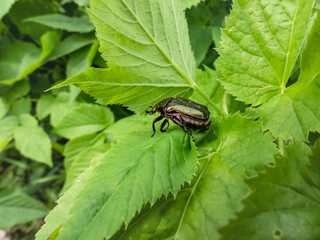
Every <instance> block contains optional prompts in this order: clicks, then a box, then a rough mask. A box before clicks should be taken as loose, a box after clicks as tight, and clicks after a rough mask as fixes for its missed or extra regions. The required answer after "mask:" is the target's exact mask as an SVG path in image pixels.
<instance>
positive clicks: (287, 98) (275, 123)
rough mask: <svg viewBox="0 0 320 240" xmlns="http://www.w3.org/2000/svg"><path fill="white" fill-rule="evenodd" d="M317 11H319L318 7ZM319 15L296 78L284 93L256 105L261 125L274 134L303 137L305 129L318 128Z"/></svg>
mask: <svg viewBox="0 0 320 240" xmlns="http://www.w3.org/2000/svg"><path fill="white" fill-rule="evenodd" d="M318 12H319V11H318ZM319 36H320V16H319V15H318V17H317V19H316V21H315V23H314V25H313V28H312V29H311V33H310V35H309V38H308V40H307V45H306V46H305V48H304V49H303V51H302V54H301V72H300V76H299V79H298V81H297V82H296V83H295V84H293V85H291V86H290V87H288V88H287V89H286V91H285V92H284V94H281V95H278V96H276V97H274V98H272V99H271V100H270V101H268V102H267V103H265V104H263V105H262V106H261V107H259V108H258V109H257V111H258V113H260V114H261V116H262V120H263V123H264V127H265V128H266V129H270V130H271V131H272V133H273V134H274V135H276V136H281V137H282V138H285V139H287V138H289V137H290V136H295V137H297V138H300V139H307V136H308V132H309V131H320V108H319V106H320V98H319V96H320V84H317V81H318V82H320V74H319V73H320V68H319V67H320V65H319V63H320V37H319Z"/></svg>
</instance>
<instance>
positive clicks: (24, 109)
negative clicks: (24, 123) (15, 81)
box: [11, 97, 31, 116]
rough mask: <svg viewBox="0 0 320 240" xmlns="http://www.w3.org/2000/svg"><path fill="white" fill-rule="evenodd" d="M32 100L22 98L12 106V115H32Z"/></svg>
mask: <svg viewBox="0 0 320 240" xmlns="http://www.w3.org/2000/svg"><path fill="white" fill-rule="evenodd" d="M30 111H31V99H30V97H26V98H21V99H19V100H17V101H15V102H14V103H13V104H12V108H11V114H12V115H16V116H19V115H21V114H24V113H30Z"/></svg>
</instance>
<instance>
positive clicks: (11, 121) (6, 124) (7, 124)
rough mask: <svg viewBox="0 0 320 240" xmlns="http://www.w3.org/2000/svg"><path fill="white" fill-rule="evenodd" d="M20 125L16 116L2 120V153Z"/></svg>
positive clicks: (0, 138)
mask: <svg viewBox="0 0 320 240" xmlns="http://www.w3.org/2000/svg"><path fill="white" fill-rule="evenodd" d="M18 124H19V121H18V118H17V117H16V116H8V117H5V118H3V119H1V120H0V152H2V150H3V149H4V148H5V146H6V145H7V144H8V143H9V142H10V141H11V139H12V138H13V133H14V131H15V129H16V128H17V127H18Z"/></svg>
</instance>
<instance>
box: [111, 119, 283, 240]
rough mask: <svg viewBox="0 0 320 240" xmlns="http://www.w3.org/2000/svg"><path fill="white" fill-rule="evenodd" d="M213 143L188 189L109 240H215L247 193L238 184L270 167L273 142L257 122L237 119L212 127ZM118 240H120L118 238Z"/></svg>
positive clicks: (273, 147)
mask: <svg viewBox="0 0 320 240" xmlns="http://www.w3.org/2000/svg"><path fill="white" fill-rule="evenodd" d="M215 126H216V136H217V137H216V138H214V137H212V140H211V141H210V142H209V143H207V144H206V145H204V146H203V147H205V148H207V150H208V155H207V156H204V157H201V158H200V159H199V160H200V164H201V168H200V169H199V171H198V172H197V175H196V177H195V179H194V180H193V184H192V185H191V186H190V187H186V188H184V189H182V190H181V191H180V193H179V194H178V196H177V198H176V200H174V199H173V198H172V197H170V198H168V200H163V201H161V202H159V203H157V204H156V205H155V206H154V207H152V208H150V209H149V210H148V211H146V212H144V213H143V214H142V215H140V216H137V218H136V219H135V221H133V222H132V223H131V224H130V225H129V227H128V229H127V230H126V231H124V232H121V233H119V235H117V237H116V238H115V239H185V240H187V239H217V238H218V233H217V229H218V228H220V227H222V226H224V225H226V224H227V222H228V219H230V218H233V217H234V216H235V215H234V213H235V212H237V211H239V210H240V209H241V208H242V205H241V203H240V201H241V200H242V199H243V198H244V197H245V196H246V195H247V194H248V193H249V189H248V187H247V185H246V184H245V182H244V181H243V179H244V178H247V177H250V176H254V175H256V172H257V171H261V170H263V169H264V168H265V165H266V164H267V163H270V162H273V154H275V153H276V152H277V149H276V147H275V145H274V144H273V143H272V141H273V138H272V137H271V136H270V134H268V133H263V132H262V129H261V125H260V123H259V122H257V121H254V120H253V119H248V118H245V117H242V116H241V115H240V114H239V113H238V114H235V115H232V116H229V117H228V118H226V119H221V120H218V121H217V122H216V123H215ZM120 236H121V237H120Z"/></svg>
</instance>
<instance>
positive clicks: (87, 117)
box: [0, 0, 320, 239]
mask: <svg viewBox="0 0 320 240" xmlns="http://www.w3.org/2000/svg"><path fill="white" fill-rule="evenodd" d="M181 1H182V0H181ZM76 2H78V3H79V2H81V1H76ZM182 2H183V4H185V6H183V5H182V4H181V2H180V1H170V0H155V1H151V0H143V1H126V0H121V1H119V0H108V1H107V0H91V1H90V7H89V8H87V12H88V14H89V17H90V19H91V21H92V23H93V25H94V26H95V29H96V36H97V38H98V40H99V43H98V42H97V41H94V38H91V37H87V35H83V34H82V35H75V34H73V35H71V36H69V37H67V38H65V39H64V40H63V41H62V42H60V43H59V39H60V37H61V36H60V35H59V32H58V31H57V30H55V31H52V30H50V31H49V32H46V33H44V35H42V37H41V38H39V39H40V41H39V43H41V45H42V52H40V51H38V53H37V54H38V55H37V56H38V57H37V58H36V57H35V56H36V55H35V53H34V54H33V55H30V54H31V53H30V52H32V51H31V50H30V51H28V53H26V54H27V56H28V57H29V58H31V59H34V62H33V63H32V64H31V65H29V66H25V65H22V66H20V68H19V69H20V70H21V69H24V71H23V72H19V73H16V74H15V75H12V76H11V75H10V76H9V77H7V75H6V79H4V80H3V83H5V84H11V85H10V86H8V88H10V87H11V88H12V87H14V88H18V87H19V86H24V87H20V88H18V89H21V90H19V91H20V92H23V93H24V94H20V95H19V96H21V95H22V96H25V95H26V93H25V92H26V90H24V89H25V88H27V87H26V86H27V81H21V80H22V79H24V77H25V76H27V75H28V74H30V73H31V72H32V71H34V70H35V69H37V68H38V67H39V66H41V65H42V64H44V63H45V62H47V61H53V60H56V59H57V58H59V57H61V56H66V55H68V54H70V47H66V46H76V45H77V46H79V48H81V47H83V46H84V45H86V44H91V46H90V47H84V48H81V49H80V50H78V51H77V52H75V53H73V54H72V55H71V56H70V57H69V58H68V61H67V66H66V69H67V71H66V72H67V74H66V75H67V76H66V77H67V78H68V79H67V80H66V81H64V82H59V81H56V80H61V79H63V78H64V77H63V76H61V75H60V77H58V79H57V78H54V76H56V75H58V76H59V74H58V73H59V70H55V71H54V73H55V74H54V75H52V76H50V81H49V82H52V81H53V82H58V84H55V85H54V86H53V87H51V91H49V93H46V94H41V97H39V100H37V101H38V103H37V107H36V112H37V117H38V119H39V120H40V121H41V120H42V119H46V117H47V116H49V115H50V120H49V122H47V123H46V125H43V126H45V127H46V128H52V130H51V131H50V135H51V136H50V137H51V142H53V143H54V144H53V145H52V146H53V149H54V152H56V151H57V152H60V153H62V154H63V155H64V157H65V158H64V166H65V169H66V181H65V183H64V187H63V190H62V193H63V195H62V196H61V197H60V199H59V200H58V205H57V206H56V207H55V208H54V209H53V210H52V211H51V212H50V213H49V214H48V216H47V217H46V218H45V224H44V225H43V226H42V227H41V229H40V231H39V232H38V233H37V235H36V239H48V238H50V239H103V238H111V239H219V238H221V239H248V238H249V239H279V238H284V239H317V238H318V236H319V235H320V228H319V226H318V222H319V220H320V214H319V212H320V211H319V208H320V202H319V199H320V198H319V196H320V189H319V188H320V178H319V174H320V168H319V158H320V140H319V134H318V133H317V131H318V132H319V131H320V98H319V96H320V74H319V62H320V57H319V56H320V53H319V49H320V46H319V45H320V41H319V40H320V39H319V36H320V17H319V16H318V14H319V8H318V3H317V2H315V1H310V0H296V1H287V2H283V1H280V2H278V1H267V2H264V1H261V0H254V1H244V0H234V1H233V7H232V8H233V10H232V11H231V14H230V16H229V17H228V18H227V20H226V24H225V29H223V30H222V31H221V36H220V31H219V27H221V26H224V21H223V19H224V16H225V15H228V9H229V5H228V4H229V2H224V1H206V2H202V3H200V4H199V5H198V6H197V7H193V8H191V9H189V10H186V12H184V10H185V8H186V7H190V6H191V5H194V4H198V3H199V2H200V1H182ZM51 10H52V9H51ZM43 11H44V10H43ZM80 15H81V16H82V17H81V18H80V19H78V20H79V23H80V22H83V21H87V20H88V18H86V17H85V13H84V12H83V11H81V8H80V10H79V9H78V10H77V11H76V14H75V16H78V17H79V16H80ZM59 16H60V15H59V14H57V10H55V11H54V10H52V11H51V12H50V11H48V12H46V15H45V16H42V17H34V16H30V18H29V19H28V20H26V21H24V24H30V23H31V22H32V23H33V24H38V23H39V22H40V20H41V22H42V23H43V24H44V25H47V27H52V26H56V27H57V28H60V29H61V28H62V29H64V30H67V31H70V29H74V28H72V27H70V25H68V27H66V26H64V24H61V23H60V24H59V23H57V21H56V19H57V18H58V19H59V18H60V17H59ZM185 16H186V17H185ZM186 18H187V21H186ZM39 19H40V20H39ZM61 19H62V20H63V21H64V22H66V23H67V24H71V25H72V24H74V21H73V20H74V19H69V20H68V21H67V20H66V19H65V16H64V17H62V18H61ZM86 19H87V20H86ZM85 26H86V27H87V28H76V29H81V30H84V29H89V30H88V31H91V30H92V29H93V28H90V25H89V24H88V23H87V22H86V23H85ZM90 29H91V30H90ZM28 34H29V35H30V36H31V35H33V34H35V35H36V34H38V33H32V32H29V33H28ZM80 36H81V38H82V39H83V41H80V43H78V39H81V38H80ZM89 36H90V35H89ZM220 37H221V43H220ZM70 39H71V40H70ZM72 39H74V40H72ZM35 41H36V40H35ZM70 41H71V42H72V44H70ZM14 44H16V46H15V47H19V46H18V43H14ZM19 44H20V43H19ZM69 44H70V45H69ZM98 44H100V48H99V49H100V52H101V56H102V58H103V59H104V60H105V61H106V63H107V64H105V63H104V62H103V61H102V59H101V58H100V56H99V55H97V56H95V55H96V52H97V48H98ZM61 45H62V46H61ZM210 46H215V47H216V48H217V51H218V52H219V55H220V57H218V54H217V52H215V51H214V50H213V49H212V48H211V47H210ZM21 48H22V47H21ZM13 49H15V48H13ZM30 49H31V48H30ZM6 50H7V49H6ZM4 51H5V50H4ZM29 55H30V56H29ZM48 59H49V60H48ZM54 62H55V63H56V64H55V67H56V68H58V69H59V67H60V68H61V67H62V66H63V63H62V64H59V63H58V62H57V61H54ZM92 62H94V63H95V67H91V68H88V67H89V66H90V65H91V64H92ZM79 63H81V64H79ZM23 66H24V67H23ZM44 66H45V65H44ZM98 67H100V68H98ZM197 67H198V68H197ZM87 68H88V69H87ZM68 69H69V70H68ZM72 69H73V70H72ZM86 69H87V70H86ZM36 73H37V71H36V72H35V73H33V74H32V76H36ZM1 79H3V77H2V78H1ZM218 79H219V80H218ZM14 82H16V83H15V84H13V83H14ZM23 84H24V85H23ZM65 86H70V87H69V89H68V88H65ZM74 86H76V87H77V88H75V87H74ZM62 87H64V88H62ZM48 88H49V87H48ZM78 88H79V89H81V90H82V91H83V92H85V93H86V94H88V95H90V96H91V97H93V98H94V99H95V100H96V101H97V103H99V104H102V105H108V104H121V105H123V106H125V107H128V108H129V109H130V110H131V111H133V112H134V113H135V114H133V115H132V116H127V115H129V114H130V113H128V112H127V111H126V110H124V109H123V108H120V107H119V106H116V105H113V106H111V110H112V111H110V110H109V109H108V108H107V107H104V106H101V105H97V104H94V103H93V100H92V98H89V97H88V96H87V95H85V94H83V93H80V92H79V90H78ZM31 89H32V88H31ZM6 92H8V93H10V94H11V95H13V94H12V93H13V91H6ZM27 92H28V91H27ZM172 96H180V97H185V98H190V99H192V100H194V101H196V102H199V103H201V104H203V105H206V106H207V107H208V108H209V110H210V112H211V118H212V124H211V128H210V129H209V131H207V132H204V133H201V132H196V131H193V132H192V135H193V136H194V138H195V142H193V141H192V140H191V139H190V137H189V135H187V134H186V133H184V132H183V131H182V130H181V129H180V128H179V127H178V126H171V127H170V129H169V130H168V131H167V132H165V133H158V134H156V135H155V136H154V137H153V138H151V137H150V136H151V134H152V129H151V122H152V120H153V117H151V116H146V115H145V114H143V113H144V111H145V110H146V108H147V106H148V105H154V104H155V103H157V102H159V101H161V100H162V99H164V98H168V97H172ZM11 98H12V99H13V100H12V101H11V102H10V101H9V100H7V99H11ZM11 98H10V97H5V98H4V99H5V100H3V101H2V102H4V106H9V107H7V109H10V114H9V115H8V114H7V112H4V114H3V116H5V115H6V117H4V118H3V119H2V120H0V128H1V126H8V125H9V126H11V125H12V127H10V128H8V129H9V130H7V132H6V133H7V135H4V136H5V137H4V138H3V139H5V140H2V139H1V142H2V144H3V146H4V147H5V150H6V152H8V151H9V153H10V151H13V152H16V150H18V151H20V153H21V154H22V155H24V156H26V157H28V158H31V159H33V160H35V161H38V162H45V163H47V164H48V165H51V159H50V157H48V156H50V154H49V155H48V154H47V153H48V151H51V150H48V149H51V148H50V146H49V147H48V143H46V140H41V141H40V140H39V139H40V135H41V136H43V137H44V138H46V139H47V138H48V137H45V135H46V134H45V133H44V131H43V130H42V128H41V127H39V126H38V125H37V122H36V120H35V119H34V117H32V116H31V115H30V114H28V113H27V114H26V113H25V109H30V107H26V106H30V101H31V100H30V97H24V98H20V99H18V100H16V99H17V98H18V97H16V95H13V96H12V97H11ZM6 104H7V105H6ZM13 106H14V107H13ZM21 106H24V107H21ZM114 115H116V118H115V117H114ZM124 116H127V117H124ZM119 118H121V119H120V120H119ZM115 120H116V121H115ZM4 121H6V122H5V123H3V122H4ZM47 121H48V119H47ZM1 123H2V125H1ZM8 123H9V124H8ZM18 124H20V125H21V126H19V127H17V126H18ZM3 128H4V127H3ZM17 129H20V130H17ZM22 129H25V131H31V132H32V133H34V132H37V134H38V135H39V136H38V135H37V138H36V137H35V139H34V141H32V142H34V143H35V144H33V145H32V144H30V142H27V143H24V142H23V140H25V139H23V137H20V139H22V142H21V141H20V140H19V131H22ZM40 132H41V134H40ZM47 132H48V131H47ZM30 134H31V133H30ZM21 135H23V134H21ZM31 135H32V134H31ZM12 137H14V142H15V148H14V149H12V146H10V143H9V141H10V139H11V138H12ZM64 139H68V142H67V143H66V144H65V146H64ZM37 142H39V144H38V145H39V146H40V147H45V146H46V150H45V151H43V152H45V153H46V154H44V155H43V156H38V155H37V154H35V152H36V151H35V150H32V149H33V148H34V147H35V146H37V144H36V143H37ZM41 142H42V143H46V144H41ZM8 143H9V144H8ZM7 144H8V145H7ZM0 146H1V145H0ZM59 157H61V155H59ZM10 161H11V160H10ZM53 165H54V166H55V163H54V164H53ZM59 169H61V168H59ZM58 176H61V175H58ZM56 195H57V193H56ZM0 199H1V196H0ZM0 207H1V205H0ZM0 209H1V208H0Z"/></svg>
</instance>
